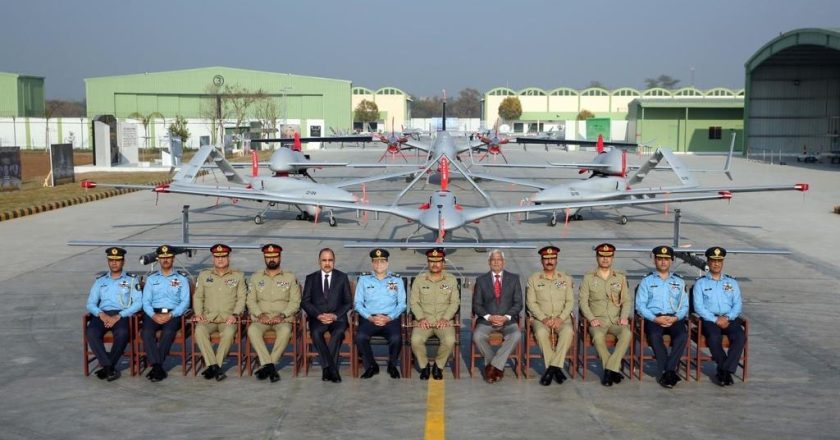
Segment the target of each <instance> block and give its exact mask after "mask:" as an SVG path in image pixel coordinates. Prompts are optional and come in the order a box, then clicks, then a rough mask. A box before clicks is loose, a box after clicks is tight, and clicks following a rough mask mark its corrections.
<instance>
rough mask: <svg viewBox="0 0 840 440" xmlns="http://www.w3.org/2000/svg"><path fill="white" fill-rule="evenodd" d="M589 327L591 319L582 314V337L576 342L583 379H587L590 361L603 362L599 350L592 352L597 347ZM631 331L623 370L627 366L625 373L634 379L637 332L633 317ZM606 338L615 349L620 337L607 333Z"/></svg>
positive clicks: (622, 366)
mask: <svg viewBox="0 0 840 440" xmlns="http://www.w3.org/2000/svg"><path fill="white" fill-rule="evenodd" d="M589 327H590V324H589V320H588V319H586V318H584V317H583V315H581V317H580V320H579V325H578V335H580V338H578V340H577V341H576V344H577V345H578V356H577V359H578V365H579V366H580V368H581V379H583V380H586V371H587V370H588V369H589V362H590V361H596V362H597V363H598V365H600V364H601V358H600V357H599V356H598V352H597V351H595V352H594V353H593V352H592V350H594V349H595V345H594V344H592V336H591V335H590V333H589ZM630 332H631V336H630V347H628V349H627V353H625V354H624V357H623V358H622V359H621V370H622V371H621V372H624V369H625V367H626V369H627V372H626V373H624V375H625V376H627V377H628V378H630V379H632V378H633V368H634V363H633V361H634V359H635V357H634V355H635V353H634V348H635V345H636V341H635V333H634V332H633V318H630ZM605 339H606V342H607V348H609V349H612V350H614V349H615V343H616V342H618V337H617V336H615V335H613V334H612V333H607V336H606V338H605Z"/></svg>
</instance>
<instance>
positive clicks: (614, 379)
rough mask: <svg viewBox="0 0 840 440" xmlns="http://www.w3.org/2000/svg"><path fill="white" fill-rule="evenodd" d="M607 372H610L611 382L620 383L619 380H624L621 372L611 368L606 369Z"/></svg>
mask: <svg viewBox="0 0 840 440" xmlns="http://www.w3.org/2000/svg"><path fill="white" fill-rule="evenodd" d="M607 372H608V373H609V374H610V379H611V380H612V383H621V381H622V380H624V375H623V374H621V373H618V372H616V371H612V370H607Z"/></svg>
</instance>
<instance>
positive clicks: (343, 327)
mask: <svg viewBox="0 0 840 440" xmlns="http://www.w3.org/2000/svg"><path fill="white" fill-rule="evenodd" d="M345 331H347V321H346V320H344V319H342V320H336V321H333V322H332V323H331V324H324V323H322V322H321V321H319V320H318V319H316V318H311V319H309V335H310V337H311V338H312V343H313V344H315V348H316V349H317V350H318V357H319V359H320V361H321V368H332V369H335V370H337V369H338V349H339V348H340V347H341V344H342V343H343V342H344V332H345ZM327 332H329V334H330V342H329V344H327V341H326V338H324V333H327Z"/></svg>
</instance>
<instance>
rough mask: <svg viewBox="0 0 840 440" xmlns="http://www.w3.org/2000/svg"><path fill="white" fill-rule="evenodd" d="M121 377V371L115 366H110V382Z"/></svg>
mask: <svg viewBox="0 0 840 440" xmlns="http://www.w3.org/2000/svg"><path fill="white" fill-rule="evenodd" d="M119 378H120V372H119V371H117V369H116V368H114V367H108V377H107V378H106V379H108V382H113V381H115V380H117V379H119Z"/></svg>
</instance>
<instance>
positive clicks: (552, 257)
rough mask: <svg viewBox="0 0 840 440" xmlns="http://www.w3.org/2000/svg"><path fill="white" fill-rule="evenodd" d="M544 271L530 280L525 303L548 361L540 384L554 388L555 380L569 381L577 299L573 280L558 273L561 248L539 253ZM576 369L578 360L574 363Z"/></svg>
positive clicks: (560, 382) (536, 336) (551, 247)
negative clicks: (565, 371) (567, 368)
mask: <svg viewBox="0 0 840 440" xmlns="http://www.w3.org/2000/svg"><path fill="white" fill-rule="evenodd" d="M538 253H539V254H540V262H541V263H542V267H543V270H541V271H539V272H537V273H534V274H533V275H531V277H530V278H528V286H527V288H526V290H525V300H526V303H527V305H528V313H529V314H530V315H531V316H532V317H533V318H534V319H533V321H532V324H531V325H532V327H533V329H534V339H536V340H537V343H538V344H539V346H540V350H542V353H543V359H544V362H545V372H544V373H543V375H542V377H541V378H540V385H543V386H549V385H551V381H552V379H553V380H555V381H557V383H559V384H562V383H563V381H565V380H566V375H565V374H563V366H564V365H565V364H566V353H568V351H569V348H570V347H571V346H572V337H573V336H574V332H575V329H574V327H572V311H573V310H574V307H575V297H574V293H572V289H574V281H573V280H572V277H570V276H569V275H566V274H565V273H563V272H560V271H558V270H557V257H558V256H559V255H560V248H558V247H556V246H546V247H544V248H542V249H540V250H539V251H538ZM550 333H555V334H556V336H557V341H556V345H553V344H552V343H551V336H550ZM572 368H574V361H573V362H572Z"/></svg>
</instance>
